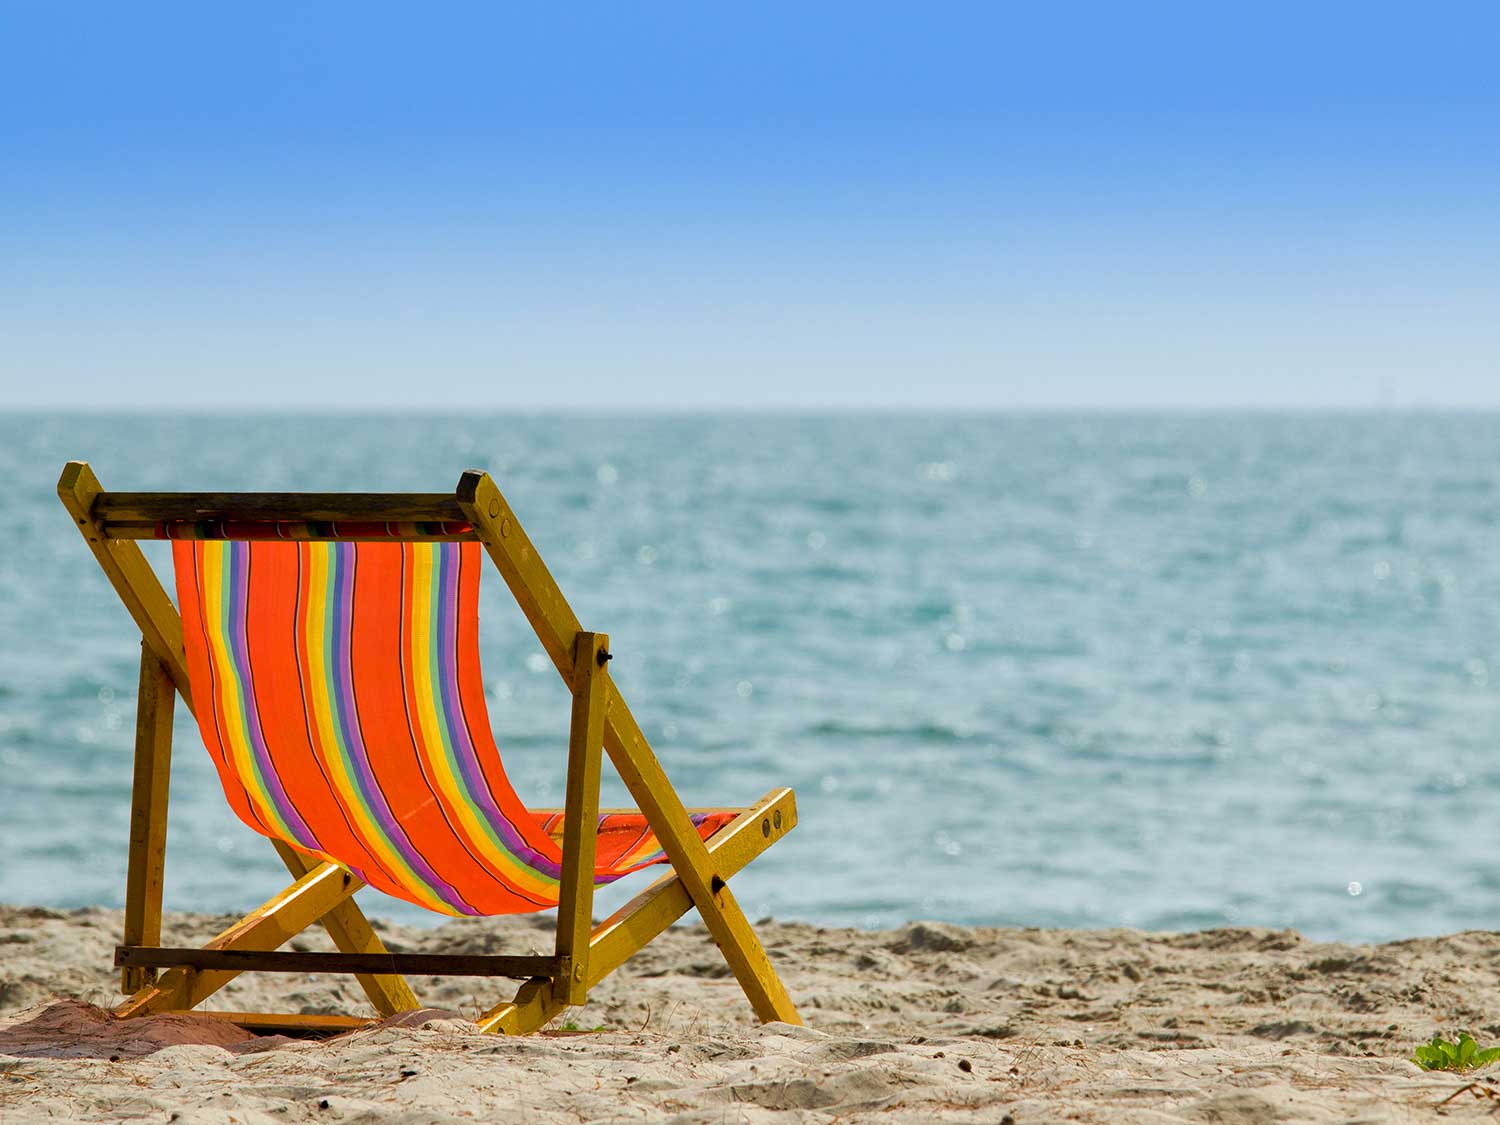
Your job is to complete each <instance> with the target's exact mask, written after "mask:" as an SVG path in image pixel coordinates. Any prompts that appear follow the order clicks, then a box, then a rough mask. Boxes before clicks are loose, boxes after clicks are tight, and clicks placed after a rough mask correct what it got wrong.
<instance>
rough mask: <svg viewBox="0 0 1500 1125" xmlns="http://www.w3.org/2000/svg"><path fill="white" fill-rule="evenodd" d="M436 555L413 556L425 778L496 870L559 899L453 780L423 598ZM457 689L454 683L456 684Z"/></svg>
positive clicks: (427, 602) (416, 688)
mask: <svg viewBox="0 0 1500 1125" xmlns="http://www.w3.org/2000/svg"><path fill="white" fill-rule="evenodd" d="M436 553H437V552H436V551H433V550H431V549H426V550H423V549H415V550H412V551H411V558H412V568H413V569H412V590H413V596H412V601H413V605H412V619H411V646H412V659H411V664H412V676H413V679H414V680H415V682H414V683H413V684H412V695H413V696H414V697H415V699H414V700H413V702H414V703H415V704H416V711H417V725H418V727H419V728H420V730H421V734H422V739H421V742H422V747H423V754H424V758H425V759H426V762H427V766H428V770H427V773H428V776H430V777H432V778H434V779H435V780H436V781H437V785H438V788H439V789H440V790H442V793H443V796H444V797H446V798H447V801H448V805H449V807H450V808H451V809H452V810H453V811H454V812H455V813H456V814H457V816H458V819H459V822H460V823H461V824H462V826H463V829H464V834H465V835H466V836H467V837H468V838H469V841H470V842H471V843H472V844H473V845H474V846H475V848H476V850H478V852H479V853H480V854H481V855H482V856H483V857H484V858H485V860H486V861H488V862H489V863H490V864H491V865H492V866H493V867H495V868H496V869H497V870H499V871H501V872H503V873H504V874H505V876H506V877H507V878H508V879H510V880H511V881H512V882H514V883H515V884H516V885H517V886H518V887H520V888H522V889H524V890H526V891H529V892H530V893H532V894H533V895H535V896H536V897H538V898H545V899H551V900H553V901H555V900H556V898H557V880H555V879H548V878H547V877H546V876H544V875H542V874H541V873H540V872H538V871H536V870H534V869H532V868H531V867H528V866H526V865H525V864H523V863H522V862H521V861H520V859H519V858H518V857H516V856H515V855H514V854H512V853H511V852H510V851H509V850H508V849H506V847H505V846H504V844H502V843H501V842H500V841H499V840H497V839H495V838H494V837H493V836H491V835H490V833H489V831H488V830H487V829H486V826H485V823H484V821H483V820H482V819H481V818H480V817H479V815H478V810H476V809H475V808H474V806H473V803H472V802H471V801H470V799H469V798H468V796H467V794H465V792H464V790H463V788H462V787H461V786H460V784H459V780H458V778H457V777H456V776H455V771H454V768H453V766H452V765H451V764H450V762H449V758H448V754H447V749H446V748H447V742H446V738H447V731H446V730H445V728H444V724H443V723H442V721H441V720H440V718H439V717H438V712H437V703H438V690H437V685H436V684H434V683H433V681H432V670H433V668H434V667H435V664H434V663H433V656H434V653H433V651H432V603H433V597H429V596H423V595H424V594H428V593H431V592H432V585H433V573H432V570H433V567H432V561H433V558H434V556H435V555H436ZM455 687H456V685H455Z"/></svg>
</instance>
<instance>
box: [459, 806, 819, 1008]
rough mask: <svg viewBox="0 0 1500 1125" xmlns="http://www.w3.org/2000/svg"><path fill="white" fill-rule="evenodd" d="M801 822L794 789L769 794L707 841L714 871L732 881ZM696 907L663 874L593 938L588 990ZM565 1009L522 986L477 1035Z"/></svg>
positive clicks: (550, 996)
mask: <svg viewBox="0 0 1500 1125" xmlns="http://www.w3.org/2000/svg"><path fill="white" fill-rule="evenodd" d="M796 823H797V801H796V797H795V795H794V794H793V793H792V791H791V790H790V789H776V790H772V791H771V792H770V793H767V794H766V795H765V796H764V797H762V798H761V799H760V800H759V801H757V802H756V803H755V804H754V805H753V806H752V807H750V808H748V809H746V810H745V811H744V812H743V813H741V814H740V815H739V816H737V817H736V818H735V819H734V820H733V821H731V822H730V823H729V824H727V825H725V826H724V827H723V828H722V829H720V830H719V831H718V832H716V833H715V834H714V836H713V838H712V839H711V840H709V841H708V848H707V850H708V854H709V855H710V857H711V858H712V860H713V863H714V867H715V869H716V870H718V871H719V872H721V873H722V874H723V876H724V878H726V879H727V878H729V877H730V876H732V875H734V874H735V873H736V872H738V871H740V870H742V869H743V868H744V867H746V866H747V865H748V864H749V863H750V862H751V861H752V860H753V859H755V858H756V857H757V856H759V855H760V854H761V853H762V852H764V851H765V850H766V849H767V848H769V847H770V846H771V845H772V844H774V843H776V841H778V840H780V839H781V838H782V837H783V836H785V835H786V834H787V833H788V832H790V831H791V830H792V828H793V827H794V826H795V825H796ZM692 908H693V898H692V896H691V895H690V894H689V893H688V891H687V888H686V887H685V886H684V885H683V881H682V878H681V877H680V876H678V875H677V874H676V873H673V874H670V875H664V876H662V877H661V878H660V879H658V880H656V882H654V883H652V884H651V885H650V886H649V887H647V888H646V889H645V890H644V891H642V892H641V893H640V894H638V895H636V896H635V898H633V899H631V900H630V901H629V902H627V903H626V904H625V905H624V906H622V907H620V909H619V910H617V911H615V912H614V913H613V914H611V915H610V916H609V917H608V918H606V919H605V920H604V921H603V922H601V923H600V924H599V925H598V926H597V927H595V929H594V932H593V935H592V936H591V937H590V939H589V972H588V985H589V987H590V988H592V987H594V986H595V985H597V984H598V983H599V982H600V981H601V980H603V979H604V978H605V977H607V976H608V975H609V974H610V973H612V972H614V971H615V970H616V969H618V968H619V967H620V966H621V965H623V964H624V963H625V962H626V961H628V960H629V959H630V958H631V957H633V956H634V955H635V954H637V953H639V952H640V951H641V949H643V948H644V947H645V946H646V945H647V944H648V943H650V942H651V941H653V940H654V939H655V938H657V937H659V936H660V935H661V934H663V933H664V932H666V930H667V927H669V926H670V925H671V924H672V923H673V922H675V921H677V919H679V918H681V917H682V916H683V915H684V914H686V913H687V912H688V911H689V910H691V909H692ZM567 1006H568V1005H567V1004H566V1003H565V1002H563V1001H561V1000H559V999H557V997H556V995H555V994H554V993H553V992H552V990H551V989H550V988H548V987H543V985H542V984H539V983H538V982H536V981H528V982H527V983H526V984H524V985H522V986H521V989H520V991H519V992H517V993H516V996H515V999H513V1000H510V1001H508V1002H507V1003H504V1004H500V1005H498V1006H496V1007H494V1008H492V1009H490V1011H488V1012H486V1013H485V1014H484V1015H483V1016H481V1017H480V1018H479V1030H481V1031H486V1032H495V1033H499V1034H503V1035H525V1034H528V1033H529V1032H532V1031H535V1030H537V1029H538V1028H541V1027H545V1026H546V1025H547V1024H548V1023H549V1022H550V1021H551V1020H553V1019H555V1018H557V1016H559V1015H561V1014H562V1012H563V1011H564V1009H566V1008H567Z"/></svg>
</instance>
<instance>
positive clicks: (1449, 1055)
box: [1411, 1031, 1500, 1070]
mask: <svg viewBox="0 0 1500 1125" xmlns="http://www.w3.org/2000/svg"><path fill="white" fill-rule="evenodd" d="M1411 1061H1412V1062H1414V1063H1416V1064H1417V1065H1418V1066H1420V1067H1421V1068H1422V1069H1423V1070H1478V1069H1479V1068H1480V1067H1482V1066H1489V1065H1490V1063H1492V1062H1496V1061H1500V1047H1486V1048H1484V1049H1483V1050H1480V1048H1479V1044H1478V1043H1476V1042H1474V1040H1473V1039H1471V1038H1470V1037H1469V1033H1468V1032H1467V1031H1461V1032H1459V1033H1458V1040H1457V1042H1453V1043H1450V1042H1449V1041H1448V1040H1446V1039H1444V1038H1443V1037H1442V1036H1441V1035H1434V1036H1433V1037H1432V1042H1431V1043H1423V1044H1422V1045H1421V1046H1420V1047H1418V1048H1417V1049H1416V1051H1415V1052H1413V1054H1412V1059H1411Z"/></svg>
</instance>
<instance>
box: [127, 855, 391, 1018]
mask: <svg viewBox="0 0 1500 1125" xmlns="http://www.w3.org/2000/svg"><path fill="white" fill-rule="evenodd" d="M363 886H364V883H362V882H361V881H360V880H359V879H357V878H355V877H354V876H353V875H351V874H350V873H349V872H348V871H345V870H344V869H343V868H342V867H336V866H334V865H333V864H331V863H321V864H319V865H318V866H317V867H316V868H314V869H313V870H312V871H311V872H309V873H308V874H306V875H304V876H303V877H302V878H301V879H298V880H297V881H296V882H295V883H293V884H292V885H291V886H290V887H288V888H287V889H286V890H284V891H282V892H281V893H280V894H278V895H276V896H275V897H273V898H271V899H268V900H267V901H266V902H265V903H264V904H263V905H261V906H260V907H258V908H257V909H255V910H252V911H251V912H250V913H249V914H247V915H245V917H243V918H241V919H240V920H239V921H238V922H236V923H235V924H234V925H233V926H231V927H229V929H227V930H225V931H224V932H223V933H221V934H220V935H219V936H218V937H216V938H214V939H213V940H212V941H210V942H209V943H208V945H207V946H205V948H207V949H262V950H264V949H275V948H277V947H278V946H279V945H281V944H282V943H283V942H285V941H287V940H288V939H289V938H292V937H294V936H296V935H297V934H299V933H301V932H302V931H303V930H305V929H307V927H308V926H311V925H312V924H313V923H314V922H316V921H317V920H318V919H319V918H322V917H323V916H324V915H326V914H327V913H328V912H329V911H330V910H332V909H333V908H334V907H336V906H337V905H338V904H339V903H341V902H344V901H346V900H347V899H348V898H349V897H350V896H351V895H353V894H354V892H355V891H358V890H359V889H360V888H361V887H363ZM237 976H239V973H238V972H237V971H236V970H233V969H210V970H205V971H203V972H195V971H193V970H191V969H169V970H167V972H165V973H163V974H162V975H161V978H160V979H159V980H158V981H157V982H156V983H155V984H153V985H149V986H147V987H146V988H143V989H141V990H140V991H139V992H137V993H136V994H135V995H134V996H132V997H130V999H128V1000H126V1001H125V1002H124V1003H123V1004H121V1005H120V1006H119V1007H117V1008H116V1009H115V1015H117V1016H120V1017H122V1018H123V1017H129V1016H144V1015H155V1014H157V1013H160V1012H169V1011H182V1010H185V1009H188V1008H194V1007H196V1006H197V1005H199V1004H201V1003H202V1002H203V1001H204V1000H205V999H207V998H208V997H209V996H212V995H213V994H214V993H215V992H217V991H218V990H219V989H221V988H223V987H224V986H225V985H226V984H228V983H229V982H230V981H231V980H233V979H234V978H235V977H237Z"/></svg>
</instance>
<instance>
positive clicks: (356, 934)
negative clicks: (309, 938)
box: [271, 840, 422, 1016]
mask: <svg viewBox="0 0 1500 1125" xmlns="http://www.w3.org/2000/svg"><path fill="white" fill-rule="evenodd" d="M271 842H272V843H273V844H275V845H276V851H277V854H279V855H280V856H281V861H282V862H283V863H284V864H286V868H287V870H288V871H290V872H291V873H292V877H293V878H294V879H300V878H302V877H303V876H304V875H306V874H307V873H308V872H310V871H312V870H314V869H315V868H317V867H318V866H319V861H318V860H316V859H313V858H312V857H311V856H306V855H303V854H302V853H301V852H299V851H298V850H297V849H296V848H294V847H291V846H290V845H288V844H284V843H282V842H281V841H280V840H272V841H271ZM318 921H319V922H320V923H322V926H323V928H324V929H325V930H327V931H328V936H329V937H331V938H332V939H333V944H334V946H335V947H336V948H337V949H338V950H339V952H341V953H385V952H386V948H385V943H384V942H382V941H381V940H380V936H379V935H378V934H377V933H376V932H375V931H374V929H372V928H371V926H370V923H369V921H368V920H367V919H366V918H365V916H364V914H363V913H362V912H361V911H360V910H359V909H358V908H357V907H356V906H355V905H354V901H353V900H352V899H345V900H344V901H343V902H340V903H339V904H338V905H337V906H335V907H334V908H333V909H332V910H330V911H329V912H328V913H327V914H325V915H323V917H321V918H319V919H318ZM355 979H356V980H357V981H359V986H360V988H362V989H364V992H365V995H366V996H367V997H369V1000H370V1003H371V1004H373V1005H374V1006H375V1010H376V1011H377V1012H379V1013H380V1014H381V1015H382V1016H394V1015H395V1014H396V1013H397V1012H410V1011H414V1010H415V1009H417V1008H420V1007H421V1006H422V1005H421V1003H420V1002H419V1001H418V1000H417V997H416V994H415V993H414V992H412V990H411V986H410V985H409V984H407V982H406V978H405V977H403V976H401V975H399V974H397V973H379V974H371V973H356V974H355Z"/></svg>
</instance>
